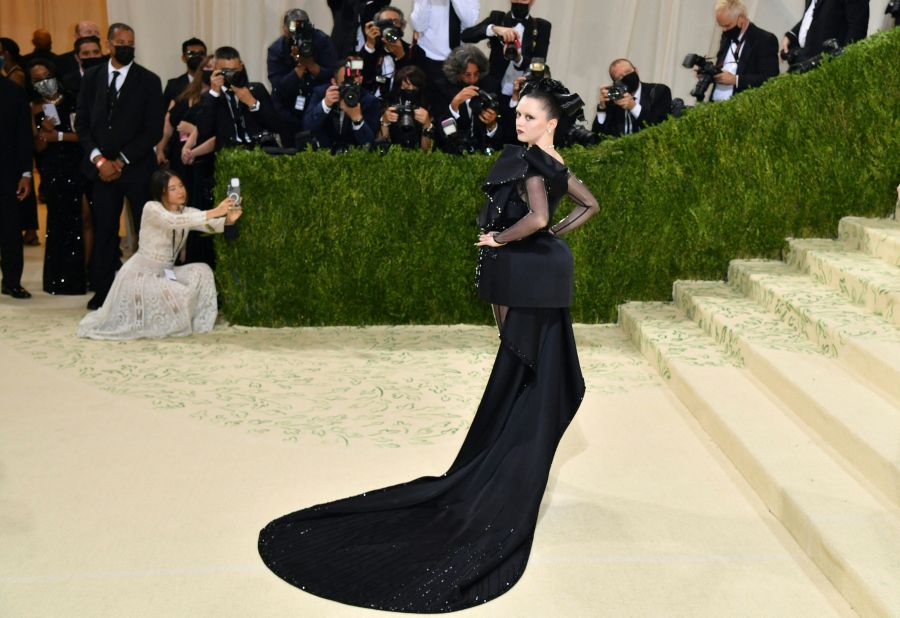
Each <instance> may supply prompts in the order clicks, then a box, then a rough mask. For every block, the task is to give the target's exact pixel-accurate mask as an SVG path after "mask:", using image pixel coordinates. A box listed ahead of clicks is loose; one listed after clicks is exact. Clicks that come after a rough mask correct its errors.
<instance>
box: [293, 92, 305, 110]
mask: <svg viewBox="0 0 900 618" xmlns="http://www.w3.org/2000/svg"><path fill="white" fill-rule="evenodd" d="M294 109H295V110H297V111H298V112H302V111H303V110H305V109H306V97H305V96H303V95H302V94H300V95H297V100H296V101H294Z"/></svg>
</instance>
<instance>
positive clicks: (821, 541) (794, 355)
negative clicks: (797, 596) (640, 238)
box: [619, 217, 900, 617]
mask: <svg viewBox="0 0 900 618" xmlns="http://www.w3.org/2000/svg"><path fill="white" fill-rule="evenodd" d="M673 298H674V302H673V303H628V304H625V305H623V306H621V307H620V309H619V325H620V327H621V328H623V329H624V330H625V331H626V332H627V333H628V335H629V336H630V337H631V338H632V340H633V341H634V342H635V344H637V345H638V346H640V349H641V351H642V352H643V354H644V355H645V356H646V357H647V358H648V359H649V360H650V362H651V363H653V365H654V366H655V367H656V368H657V370H658V371H659V373H660V374H661V375H662V376H663V377H664V378H665V379H666V380H667V382H668V384H669V386H670V388H671V389H672V390H673V391H674V393H675V394H676V395H677V396H678V398H679V399H680V400H681V401H682V402H683V403H684V404H685V406H687V408H688V409H689V410H690V411H691V413H692V414H693V415H694V416H695V417H696V418H697V420H698V421H699V422H700V424H701V425H702V426H703V427H704V428H705V430H706V431H707V432H708V433H709V435H710V436H711V437H712V438H713V439H714V440H715V441H716V442H717V444H718V445H719V447H720V448H721V450H722V451H723V452H724V453H725V455H727V456H728V457H729V458H730V459H731V461H732V462H733V463H734V465H735V467H736V468H737V469H738V470H739V471H740V472H741V474H743V476H744V477H745V478H746V479H747V481H748V482H749V483H750V485H751V486H752V487H753V488H754V490H755V491H756V492H757V493H758V494H759V496H760V497H761V498H762V500H763V501H764V502H765V504H766V506H767V507H768V509H769V510H770V511H771V512H772V513H773V514H774V515H775V516H776V517H777V518H778V519H779V520H780V521H781V522H782V523H783V525H784V526H785V528H786V529H787V530H788V531H789V532H790V533H791V534H792V535H793V537H794V539H796V541H797V543H799V544H800V546H801V547H802V548H803V550H804V551H805V552H806V553H807V554H808V555H809V556H810V558H811V559H812V560H813V561H814V562H815V563H816V564H817V565H818V567H819V568H820V569H821V570H822V572H823V573H824V574H825V575H826V576H827V577H828V579H829V580H830V581H831V582H832V583H833V584H834V586H835V587H836V588H837V589H838V591H839V592H840V593H841V594H843V595H844V597H845V598H846V599H847V600H848V601H849V602H850V604H851V605H852V606H853V608H854V609H855V610H856V612H857V613H858V614H859V615H861V616H893V617H896V616H900V223H898V222H895V221H887V220H874V219H861V218H853V217H850V218H845V219H843V220H842V221H841V223H840V227H839V239H838V240H836V241H835V240H790V241H789V250H788V252H787V256H786V259H785V261H784V262H776V261H764V260H735V261H733V262H732V263H731V265H730V267H729V271H728V282H727V283H725V282H720V281H677V282H676V283H675V285H674V289H673Z"/></svg>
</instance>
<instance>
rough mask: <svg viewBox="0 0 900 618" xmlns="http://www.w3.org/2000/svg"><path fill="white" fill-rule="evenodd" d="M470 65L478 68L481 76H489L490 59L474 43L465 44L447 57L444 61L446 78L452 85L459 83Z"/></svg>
mask: <svg viewBox="0 0 900 618" xmlns="http://www.w3.org/2000/svg"><path fill="white" fill-rule="evenodd" d="M470 64H474V65H475V66H477V67H478V73H479V74H480V75H482V76H483V75H487V72H488V59H487V56H485V55H484V52H483V51H481V50H480V49H479V48H478V46H477V45H474V44H472V43H463V44H462V45H460V46H459V47H457V48H456V49H454V50H453V51H452V52H450V55H449V56H447V59H446V60H445V61H444V77H446V78H447V81H449V82H450V83H451V84H456V83H458V82H459V76H460V74H462V73H465V72H466V69H467V68H468V66H469V65H470Z"/></svg>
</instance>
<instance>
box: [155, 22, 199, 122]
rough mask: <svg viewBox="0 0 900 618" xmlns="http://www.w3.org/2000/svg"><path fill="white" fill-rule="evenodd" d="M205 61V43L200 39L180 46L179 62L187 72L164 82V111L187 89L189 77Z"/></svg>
mask: <svg viewBox="0 0 900 618" xmlns="http://www.w3.org/2000/svg"><path fill="white" fill-rule="evenodd" d="M205 59H206V43H204V42H203V41H201V40H200V39H198V38H196V37H193V38H190V39H188V40H187V41H185V42H184V43H182V44H181V61H182V62H183V63H184V64H185V66H186V67H187V72H185V73H182V74H181V75H179V76H178V77H173V78H172V79H170V80H169V81H167V82H166V89H165V90H164V91H163V108H164V109H169V103H171V102H172V101H174V100H175V99H176V98H177V97H178V95H179V94H181V93H182V92H183V91H184V89H185V88H187V87H188V85H189V84H190V83H191V79H192V78H191V75H192V74H193V73H194V71H196V70H197V69H199V68H200V65H201V64H203V61H204V60H205Z"/></svg>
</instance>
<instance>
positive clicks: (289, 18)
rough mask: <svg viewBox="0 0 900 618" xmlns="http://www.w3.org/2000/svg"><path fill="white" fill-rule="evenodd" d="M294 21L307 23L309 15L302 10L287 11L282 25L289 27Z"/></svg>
mask: <svg viewBox="0 0 900 618" xmlns="http://www.w3.org/2000/svg"><path fill="white" fill-rule="evenodd" d="M295 21H309V13H307V12H306V11H304V10H303V9H288V10H287V11H285V13H284V25H285V27H287V26H290V25H291V24H292V23H294V22H295Z"/></svg>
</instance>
